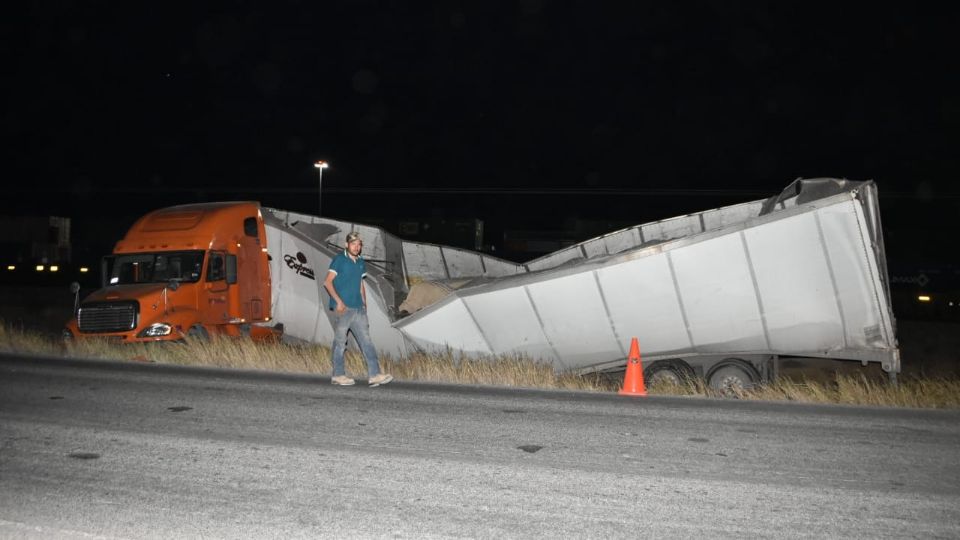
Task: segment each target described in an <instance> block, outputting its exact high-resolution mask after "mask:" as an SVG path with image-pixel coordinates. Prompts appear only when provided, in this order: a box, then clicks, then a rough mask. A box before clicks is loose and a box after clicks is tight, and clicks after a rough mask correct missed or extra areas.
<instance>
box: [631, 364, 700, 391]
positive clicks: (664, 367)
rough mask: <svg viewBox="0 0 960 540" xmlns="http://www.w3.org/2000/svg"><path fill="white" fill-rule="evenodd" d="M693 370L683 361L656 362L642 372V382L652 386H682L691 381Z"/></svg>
mask: <svg viewBox="0 0 960 540" xmlns="http://www.w3.org/2000/svg"><path fill="white" fill-rule="evenodd" d="M693 377H694V373H693V368H692V367H690V364H687V363H686V362H684V361H683V360H657V361H656V362H654V363H652V364H650V365H649V366H648V367H647V369H645V370H643V381H644V383H645V384H646V385H647V386H652V385H654V384H674V385H678V386H679V385H682V384H685V383H686V382H687V381H689V380H691V379H693Z"/></svg>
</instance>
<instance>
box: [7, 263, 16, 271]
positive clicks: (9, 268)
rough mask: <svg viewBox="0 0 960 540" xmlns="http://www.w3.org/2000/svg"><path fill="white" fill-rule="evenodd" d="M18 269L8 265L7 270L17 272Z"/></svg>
mask: <svg viewBox="0 0 960 540" xmlns="http://www.w3.org/2000/svg"><path fill="white" fill-rule="evenodd" d="M16 269H17V267H16V266H14V265H12V264H8V265H7V270H11V271H13V270H16Z"/></svg>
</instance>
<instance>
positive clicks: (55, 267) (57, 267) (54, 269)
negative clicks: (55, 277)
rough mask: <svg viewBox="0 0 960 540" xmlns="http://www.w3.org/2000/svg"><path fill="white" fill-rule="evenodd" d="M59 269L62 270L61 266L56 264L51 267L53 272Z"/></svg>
mask: <svg viewBox="0 0 960 540" xmlns="http://www.w3.org/2000/svg"><path fill="white" fill-rule="evenodd" d="M57 270H60V267H59V266H57V265H55V264H54V265H52V266H51V267H50V271H51V272H56V271H57Z"/></svg>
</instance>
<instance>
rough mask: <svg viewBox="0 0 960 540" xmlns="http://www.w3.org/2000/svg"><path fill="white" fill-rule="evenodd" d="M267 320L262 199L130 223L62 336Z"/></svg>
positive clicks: (165, 333)
mask: <svg viewBox="0 0 960 540" xmlns="http://www.w3.org/2000/svg"><path fill="white" fill-rule="evenodd" d="M269 320H270V266H269V263H268V255H267V236H266V231H265V230H264V225H263V216H262V215H261V212H260V204H259V203H257V202H222V203H206V204H189V205H183V206H174V207H170V208H164V209H161V210H156V211H154V212H151V213H149V214H147V215H145V216H143V217H142V218H140V219H139V220H137V222H136V223H134V224H133V226H132V227H131V228H130V230H129V231H128V232H127V235H126V236H125V237H124V238H123V240H120V241H119V242H117V244H116V247H114V250H113V255H112V256H109V257H106V258H104V263H103V283H102V288H101V289H99V290H97V291H95V292H94V293H92V294H90V295H89V296H88V297H86V298H85V299H84V300H83V302H82V303H81V304H80V305H79V308H78V309H77V312H76V313H75V316H74V317H73V318H72V319H70V321H68V322H67V325H66V329H65V330H64V337H67V338H71V337H93V336H96V337H108V338H113V339H121V340H123V341H128V342H136V341H163V340H173V339H181V338H182V337H183V336H185V335H191V336H196V337H206V336H209V335H213V334H221V335H230V336H240V335H244V334H249V332H250V330H251V328H253V327H251V325H252V324H254V323H260V322H265V321H269Z"/></svg>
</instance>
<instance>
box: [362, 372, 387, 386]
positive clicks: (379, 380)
mask: <svg viewBox="0 0 960 540" xmlns="http://www.w3.org/2000/svg"><path fill="white" fill-rule="evenodd" d="M392 380H393V375H390V374H389V373H381V374H379V375H374V376H373V377H370V379H369V380H368V381H367V383H368V384H369V385H370V387H371V388H373V387H374V386H380V385H381V384H387V383H388V382H390V381H392Z"/></svg>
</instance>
